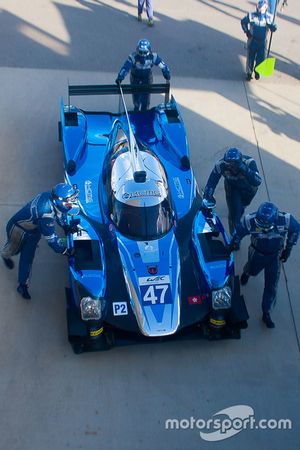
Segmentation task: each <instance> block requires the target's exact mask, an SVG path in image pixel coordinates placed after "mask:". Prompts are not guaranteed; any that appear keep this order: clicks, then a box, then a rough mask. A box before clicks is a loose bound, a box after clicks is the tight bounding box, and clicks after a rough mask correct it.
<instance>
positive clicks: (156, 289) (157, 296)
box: [143, 284, 170, 305]
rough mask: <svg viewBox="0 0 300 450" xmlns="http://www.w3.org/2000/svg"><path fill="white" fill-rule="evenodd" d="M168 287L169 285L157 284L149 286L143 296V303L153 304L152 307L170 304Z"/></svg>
mask: <svg viewBox="0 0 300 450" xmlns="http://www.w3.org/2000/svg"><path fill="white" fill-rule="evenodd" d="M168 287H169V284H157V285H155V286H149V287H148V289H147V290H146V292H145V294H144V296H143V301H144V302H151V303H152V305H156V304H158V303H159V304H163V303H170V302H169V301H168V296H167V297H166V292H167V290H168Z"/></svg>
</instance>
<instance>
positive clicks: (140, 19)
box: [137, 14, 142, 22]
mask: <svg viewBox="0 0 300 450" xmlns="http://www.w3.org/2000/svg"><path fill="white" fill-rule="evenodd" d="M137 19H138V21H139V22H141V21H142V14H138V18H137Z"/></svg>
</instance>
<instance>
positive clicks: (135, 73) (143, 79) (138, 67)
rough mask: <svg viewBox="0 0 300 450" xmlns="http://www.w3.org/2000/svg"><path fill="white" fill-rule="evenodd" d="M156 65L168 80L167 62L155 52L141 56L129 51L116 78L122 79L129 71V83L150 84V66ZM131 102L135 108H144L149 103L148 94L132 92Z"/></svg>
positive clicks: (151, 79) (151, 78) (151, 76)
mask: <svg viewBox="0 0 300 450" xmlns="http://www.w3.org/2000/svg"><path fill="white" fill-rule="evenodd" d="M154 65H155V66H158V67H159V68H160V69H161V71H162V73H163V76H164V78H165V79H166V80H170V78H171V74H170V69H169V67H168V66H167V64H166V63H165V62H164V61H163V60H162V59H161V57H160V56H158V54H157V53H151V52H150V53H149V55H147V56H141V55H139V54H138V53H137V52H133V53H131V54H130V55H129V56H128V58H127V60H126V61H125V63H124V64H123V66H122V67H121V69H120V71H119V73H118V77H117V80H118V81H120V82H121V81H123V80H124V78H125V77H126V75H127V74H128V72H129V71H130V83H131V84H141V85H147V84H152V81H153V75H152V70H151V69H152V67H153V66H154ZM132 98H133V104H134V108H135V110H137V111H138V110H139V109H141V110H145V109H148V108H149V105H150V94H144V93H142V94H133V96H132Z"/></svg>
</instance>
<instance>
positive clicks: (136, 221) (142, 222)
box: [114, 199, 173, 241]
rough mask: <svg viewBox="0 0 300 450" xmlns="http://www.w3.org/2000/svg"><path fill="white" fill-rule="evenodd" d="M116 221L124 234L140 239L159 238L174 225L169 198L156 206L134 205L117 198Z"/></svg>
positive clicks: (115, 206) (115, 207)
mask: <svg viewBox="0 0 300 450" xmlns="http://www.w3.org/2000/svg"><path fill="white" fill-rule="evenodd" d="M114 221H115V224H116V226H117V228H118V230H119V231H120V232H121V233H122V234H124V236H126V237H128V238H130V239H135V240H138V241H150V240H154V239H158V238H160V237H161V236H163V235H165V234H166V233H168V231H169V230H170V229H171V228H172V225H173V215H172V211H171V207H170V203H169V200H168V199H165V200H163V202H161V203H159V204H158V205H154V206H146V205H144V206H139V207H137V206H132V205H127V204H126V203H122V202H120V201H118V200H115V205H114Z"/></svg>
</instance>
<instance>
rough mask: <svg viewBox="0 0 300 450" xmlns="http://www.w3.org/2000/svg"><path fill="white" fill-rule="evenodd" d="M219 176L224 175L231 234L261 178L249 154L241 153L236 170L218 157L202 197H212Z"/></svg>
mask: <svg viewBox="0 0 300 450" xmlns="http://www.w3.org/2000/svg"><path fill="white" fill-rule="evenodd" d="M221 176H223V177H224V187H225V193H226V203H227V206H228V224H229V231H230V233H231V234H232V233H233V231H234V229H235V227H236V225H237V224H238V223H239V222H240V220H241V217H242V215H243V214H244V211H245V207H246V206H248V205H250V203H251V201H252V199H253V197H254V196H255V194H256V192H257V189H258V186H259V185H260V184H261V178H260V176H259V173H258V169H257V165H256V162H255V161H254V159H253V158H251V157H250V156H245V155H243V158H242V164H241V165H240V166H239V167H238V170H237V171H236V172H232V171H231V170H230V167H229V166H228V165H227V164H226V162H225V161H224V159H220V160H219V161H218V162H217V163H216V164H215V167H214V168H213V170H212V172H211V174H210V176H209V178H208V181H207V184H206V187H205V189H204V198H207V199H210V198H212V197H213V194H214V192H215V189H216V186H217V184H218V182H219V180H220V178H221Z"/></svg>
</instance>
